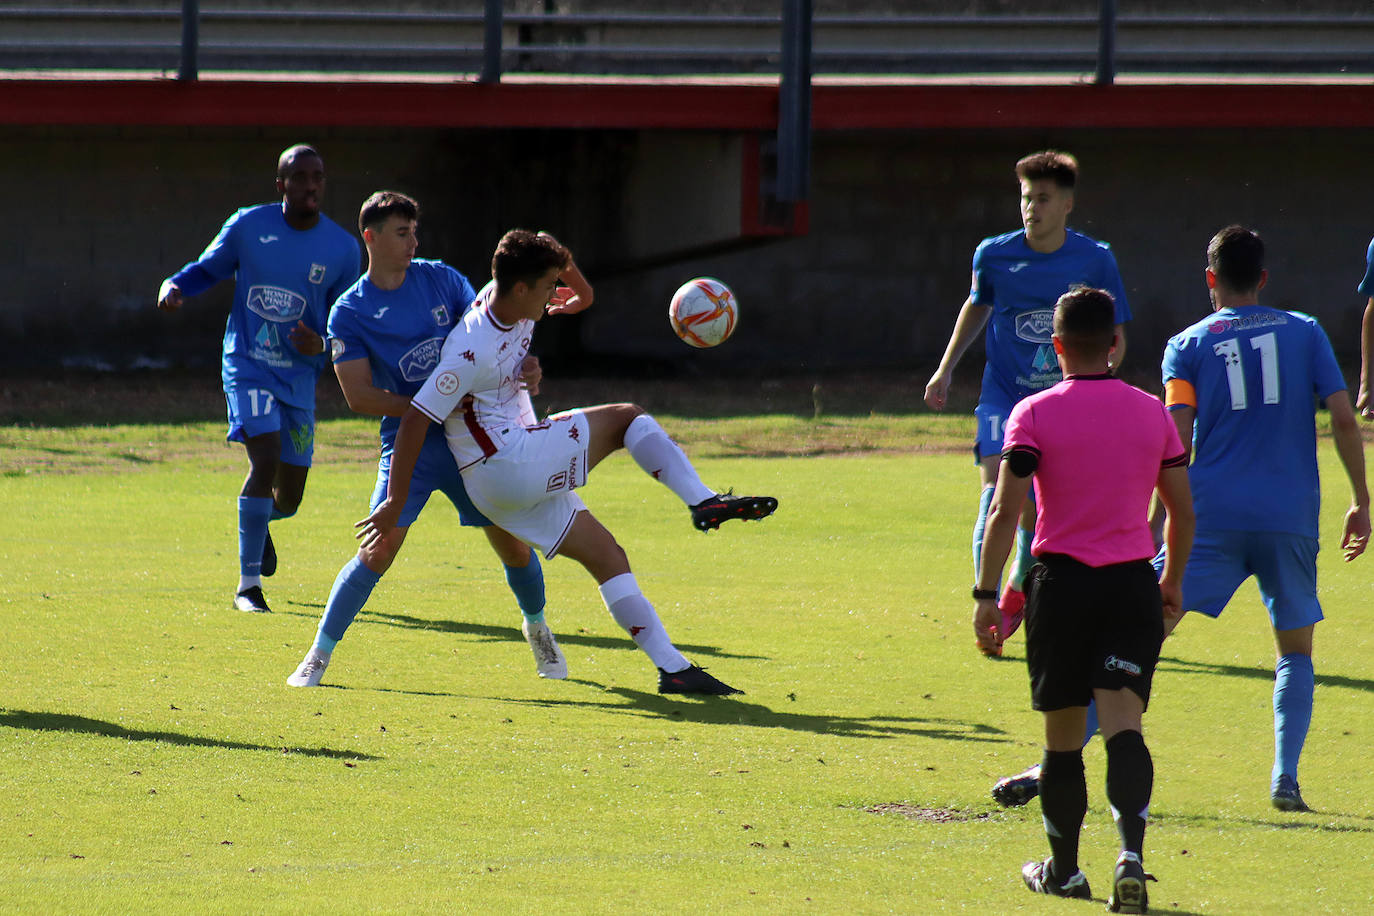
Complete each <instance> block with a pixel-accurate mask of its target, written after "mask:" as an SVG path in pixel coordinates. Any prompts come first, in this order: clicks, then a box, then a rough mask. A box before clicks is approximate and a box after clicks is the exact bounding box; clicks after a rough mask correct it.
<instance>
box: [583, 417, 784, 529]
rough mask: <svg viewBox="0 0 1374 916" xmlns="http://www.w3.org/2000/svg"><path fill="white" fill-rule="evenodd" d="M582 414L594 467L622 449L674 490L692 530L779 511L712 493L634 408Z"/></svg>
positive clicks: (765, 500)
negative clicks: (688, 518)
mask: <svg viewBox="0 0 1374 916" xmlns="http://www.w3.org/2000/svg"><path fill="white" fill-rule="evenodd" d="M582 413H583V415H584V416H585V417H586V419H587V426H588V429H589V430H590V432H591V441H590V442H588V444H587V452H588V454H587V460H588V462H589V463H590V467H596V466H597V464H599V463H600V462H601V460H602V459H603V458H605V457H606V456H607V455H609V454H610V453H611V452H613V451H615V450H616V449H619V448H624V449H625V450H626V451H628V452H629V453H630V457H632V458H634V460H635V463H636V464H638V465H639V466H640V468H641V469H642V470H643V471H644V472H645V473H646V474H648V475H649V476H651V477H653V478H654V479H655V480H657V481H658V482H659V483H661V484H663V485H664V486H666V487H667V488H668V489H670V490H672V491H673V492H674V493H675V494H677V497H678V499H681V500H682V502H683V503H684V504H685V505H686V506H687V507H688V508H689V509H691V510H692V524H693V525H695V526H696V527H697V529H698V530H701V531H708V530H710V529H712V528H718V527H720V524H721V523H722V522H724V521H728V520H729V519H732V518H740V519H761V518H766V517H768V516H769V515H772V514H773V512H774V511H775V510H776V509H777V507H778V501H777V500H776V499H774V498H773V497H771V496H735V495H734V494H733V493H730V492H726V493H719V492H717V491H716V490H713V489H711V488H710V487H708V486H707V485H706V484H705V483H703V482H702V480H701V477H700V476H699V475H698V474H697V471H696V468H695V467H693V466H692V462H691V460H690V459H688V457H687V454H686V453H685V452H683V450H682V449H681V448H680V447H679V446H678V444H677V443H676V442H674V441H673V440H672V438H671V437H670V436H669V435H668V434H667V433H666V432H664V430H663V427H661V426H659V425H658V421H656V420H655V419H654V418H653V417H651V416H649V415H648V414H647V413H645V412H644V409H643V408H642V407H640V406H638V405H636V404H603V405H601V406H599V407H587V408H583V410H582Z"/></svg>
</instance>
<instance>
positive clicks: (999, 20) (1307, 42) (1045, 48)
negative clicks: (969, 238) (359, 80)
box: [0, 0, 1374, 83]
mask: <svg viewBox="0 0 1374 916" xmlns="http://www.w3.org/2000/svg"><path fill="white" fill-rule="evenodd" d="M180 6H181V9H180V10H179V11H178V10H176V9H171V8H162V9H145V8H137V7H131V8H124V7H121V8H106V9H101V8H92V7H69V8H54V7H50V6H46V5H44V6H39V5H33V6H26V7H20V6H16V7H0V69H67V70H83V69H84V70H91V69H121V70H155V71H162V72H168V73H172V72H174V73H176V75H178V76H179V77H180V78H182V79H188V80H192V79H196V78H197V77H198V76H199V73H200V71H201V70H202V69H205V70H215V71H230V72H235V71H236V72H244V71H271V72H275V73H281V72H293V71H294V72H338V73H350V72H379V73H381V72H387V73H440V74H450V75H452V74H476V75H478V77H479V78H480V79H482V80H484V81H487V82H495V81H498V80H500V79H501V77H502V76H503V75H504V74H506V73H578V74H594V73H605V74H624V75H649V74H655V75H657V74H688V73H698V74H719V73H774V74H776V73H778V72H779V70H780V68H781V67H782V56H783V50H782V38H783V35H784V32H785V26H784V20H785V13H786V3H785V2H782V0H780V2H779V12H778V14H776V15H757V14H754V15H751V14H733V15H722V14H689V13H679V14H662V13H623V12H622V13H516V12H511V11H509V10H506V9H505V8H504V7H505V4H504V3H503V0H483V4H482V9H481V10H473V11H470V12H448V11H440V12H424V11H416V12H398V11H387V10H372V11H363V10H346V9H333V10H331V9H310V10H284V9H279V8H278V9H261V10H246V9H203V8H201V3H200V0H181V4H180ZM1129 6H1130V4H1129V3H1126V4H1118V3H1117V2H1116V0H1100V2H1099V4H1098V12H1097V13H1096V14H1076V15H1073V14H997V15H977V16H966V15H963V16H951V15H935V14H890V15H863V16H860V15H843V16H841V15H815V16H812V15H810V14H809V13H808V15H807V16H806V17H805V19H806V21H807V22H809V23H810V30H809V33H808V35H809V44H810V51H809V54H808V57H809V60H810V64H811V67H812V68H813V69H814V71H815V72H816V73H822V74H835V73H851V74H853V73H858V74H864V73H872V74H878V73H882V74H915V75H919V74H941V73H957V72H1003V73H1036V72H1068V73H1076V74H1084V75H1089V74H1091V75H1092V76H1093V78H1094V79H1096V80H1097V81H1098V82H1102V83H1109V82H1112V80H1113V79H1114V78H1115V77H1116V75H1117V74H1118V73H1119V72H1121V71H1123V70H1124V71H1127V72H1143V73H1160V72H1191V73H1236V72H1253V73H1290V72H1295V71H1301V72H1314V73H1374V13H1370V14H1351V15H1333V14H1321V13H1315V12H1313V13H1288V14H1271V15H1263V16H1255V15H1239V14H1233V13H1226V14H1216V15H1206V14H1167V15H1166V14H1131V13H1130V11H1129ZM807 7H808V10H809V7H810V3H809V2H808V3H807ZM1119 7H1125V8H1126V9H1125V10H1120V9H1119ZM178 28H179V29H180V32H181V35H180V41H178V39H177V34H176V33H177V29H178Z"/></svg>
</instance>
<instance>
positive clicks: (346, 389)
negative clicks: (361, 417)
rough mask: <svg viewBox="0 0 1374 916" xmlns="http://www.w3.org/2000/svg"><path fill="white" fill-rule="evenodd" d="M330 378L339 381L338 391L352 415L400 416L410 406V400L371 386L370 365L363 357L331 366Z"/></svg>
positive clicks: (401, 395)
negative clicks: (341, 392) (340, 391)
mask: <svg viewBox="0 0 1374 916" xmlns="http://www.w3.org/2000/svg"><path fill="white" fill-rule="evenodd" d="M334 377H335V378H337V379H338V380H339V388H340V390H342V391H343V396H344V400H345V401H347V402H348V409H349V410H351V411H353V412H354V413H361V414H367V415H368V416H370V417H401V416H405V412H406V410H407V409H408V408H409V407H410V398H408V397H406V396H405V395H403V394H397V393H396V392H394V391H387V390H386V389H385V388H378V387H377V386H376V385H375V384H374V383H373V381H372V364H371V363H369V362H368V361H367V359H365V358H360V359H350V360H347V361H345V362H341V363H335V364H334Z"/></svg>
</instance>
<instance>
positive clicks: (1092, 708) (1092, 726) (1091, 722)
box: [1083, 700, 1097, 747]
mask: <svg viewBox="0 0 1374 916" xmlns="http://www.w3.org/2000/svg"><path fill="white" fill-rule="evenodd" d="M1095 734H1097V701H1096V700H1092V701H1091V702H1089V703H1088V727H1087V728H1085V729H1083V746H1084V747H1087V746H1088V742H1089V741H1091V740H1093V735H1095Z"/></svg>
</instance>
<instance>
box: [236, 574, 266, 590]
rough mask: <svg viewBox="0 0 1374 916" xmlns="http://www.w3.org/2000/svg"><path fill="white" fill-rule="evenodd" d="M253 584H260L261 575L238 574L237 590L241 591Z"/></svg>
mask: <svg viewBox="0 0 1374 916" xmlns="http://www.w3.org/2000/svg"><path fill="white" fill-rule="evenodd" d="M255 585H258V586H260V585H262V576H239V592H240V593H243V592H244V591H247V590H248V589H250V588H252V587H253V586H255Z"/></svg>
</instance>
